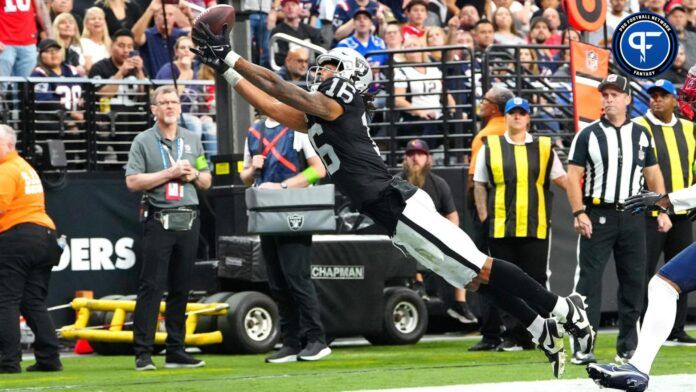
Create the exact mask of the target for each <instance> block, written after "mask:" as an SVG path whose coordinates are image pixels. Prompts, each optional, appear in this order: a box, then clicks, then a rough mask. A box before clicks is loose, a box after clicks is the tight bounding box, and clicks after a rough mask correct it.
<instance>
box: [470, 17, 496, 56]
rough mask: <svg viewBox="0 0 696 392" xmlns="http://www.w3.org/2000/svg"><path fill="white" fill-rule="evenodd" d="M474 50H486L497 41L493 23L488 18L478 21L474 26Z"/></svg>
mask: <svg viewBox="0 0 696 392" xmlns="http://www.w3.org/2000/svg"><path fill="white" fill-rule="evenodd" d="M473 35H474V50H476V51H477V52H484V51H485V50H486V49H488V47H489V46H491V45H493V42H494V41H495V30H494V28H493V23H491V22H490V21H488V19H482V20H479V21H478V22H476V27H474V34H473Z"/></svg>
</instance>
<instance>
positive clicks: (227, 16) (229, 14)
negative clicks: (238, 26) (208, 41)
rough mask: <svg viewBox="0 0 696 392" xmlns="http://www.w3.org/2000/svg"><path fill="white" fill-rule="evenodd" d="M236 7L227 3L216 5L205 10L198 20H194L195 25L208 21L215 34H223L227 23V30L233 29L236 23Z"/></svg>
mask: <svg viewBox="0 0 696 392" xmlns="http://www.w3.org/2000/svg"><path fill="white" fill-rule="evenodd" d="M234 15H235V12H234V7H232V6H231V5H227V4H219V5H214V6H212V7H210V8H208V9H206V10H205V11H203V12H202V13H201V14H200V15H198V17H197V18H196V20H194V21H193V25H194V27H197V26H199V25H200V24H201V23H207V24H208V26H210V31H212V32H213V33H215V34H221V33H222V28H223V26H225V24H226V25H227V32H228V33H229V32H230V31H231V30H232V26H233V25H234Z"/></svg>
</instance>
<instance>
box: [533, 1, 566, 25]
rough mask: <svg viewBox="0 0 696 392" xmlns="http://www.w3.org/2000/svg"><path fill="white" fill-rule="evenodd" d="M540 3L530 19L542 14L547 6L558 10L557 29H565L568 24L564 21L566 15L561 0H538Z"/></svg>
mask: <svg viewBox="0 0 696 392" xmlns="http://www.w3.org/2000/svg"><path fill="white" fill-rule="evenodd" d="M540 3H541V4H540V7H539V9H538V10H536V11H535V12H534V13H533V14H532V17H531V19H532V20H534V19H535V18H540V17H542V16H544V11H546V10H547V9H548V8H553V9H555V10H556V11H558V15H559V20H560V21H561V25H560V26H559V29H560V30H565V28H566V27H568V24H567V23H566V21H567V20H568V17H566V14H565V13H564V12H563V9H562V7H561V0H540Z"/></svg>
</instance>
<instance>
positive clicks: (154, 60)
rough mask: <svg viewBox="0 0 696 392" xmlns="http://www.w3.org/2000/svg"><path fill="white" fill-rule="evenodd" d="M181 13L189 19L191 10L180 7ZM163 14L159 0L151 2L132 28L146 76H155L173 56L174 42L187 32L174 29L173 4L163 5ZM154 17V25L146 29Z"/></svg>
mask: <svg viewBox="0 0 696 392" xmlns="http://www.w3.org/2000/svg"><path fill="white" fill-rule="evenodd" d="M180 8H181V9H182V12H184V14H185V15H186V16H188V17H189V18H190V19H192V18H193V15H191V9H190V8H188V7H186V6H185V5H183V3H182V7H180ZM164 12H166V13H167V15H166V16H167V23H166V24H165V23H164V17H165V15H164ZM164 12H163V10H162V2H161V0H152V3H150V6H149V7H147V9H146V10H145V13H143V16H142V17H140V19H138V22H136V23H135V25H134V26H133V29H132V31H133V37H135V45H136V46H139V47H140V50H141V51H142V57H143V61H144V62H145V69H146V70H147V73H148V75H156V74H157V71H159V70H160V68H162V66H163V65H164V64H165V63H167V62H169V60H170V59H171V58H172V56H173V55H174V50H173V48H174V43H175V42H176V40H177V39H178V38H179V37H181V36H184V35H188V32H187V31H185V30H183V29H180V28H178V27H174V15H175V12H176V6H175V5H174V4H164ZM153 17H154V20H155V25H154V26H153V27H147V26H148V25H149V24H150V22H151V21H152V19H153Z"/></svg>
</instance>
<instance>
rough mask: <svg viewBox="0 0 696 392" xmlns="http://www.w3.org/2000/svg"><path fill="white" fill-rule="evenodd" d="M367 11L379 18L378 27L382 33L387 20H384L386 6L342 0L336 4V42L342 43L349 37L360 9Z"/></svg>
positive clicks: (363, 1)
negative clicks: (341, 41) (356, 13)
mask: <svg viewBox="0 0 696 392" xmlns="http://www.w3.org/2000/svg"><path fill="white" fill-rule="evenodd" d="M360 8H364V9H366V10H367V11H368V12H369V13H370V15H373V16H375V17H376V18H377V23H376V25H377V26H379V31H382V30H383V28H384V24H386V20H385V19H384V6H381V5H380V4H379V3H377V2H376V1H374V0H341V1H339V2H338V4H336V9H335V10H334V17H333V22H332V23H333V28H334V40H336V41H340V40H342V39H343V38H345V37H347V36H349V35H350V34H351V33H352V32H353V30H354V29H355V26H354V24H353V15H354V14H355V12H356V11H357V10H358V9H360Z"/></svg>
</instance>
